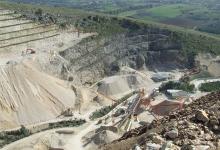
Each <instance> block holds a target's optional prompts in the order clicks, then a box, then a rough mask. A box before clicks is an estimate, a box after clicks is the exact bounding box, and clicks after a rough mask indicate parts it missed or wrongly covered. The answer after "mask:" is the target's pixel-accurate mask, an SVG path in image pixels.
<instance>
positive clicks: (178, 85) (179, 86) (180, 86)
mask: <svg viewBox="0 0 220 150" xmlns="http://www.w3.org/2000/svg"><path fill="white" fill-rule="evenodd" d="M194 88H195V86H194V85H192V84H189V83H185V82H174V81H169V82H167V83H164V84H162V85H161V87H160V88H159V91H160V92H166V91H167V90H168V89H175V90H183V91H186V92H193V90H194Z"/></svg>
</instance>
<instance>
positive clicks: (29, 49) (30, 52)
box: [26, 48, 36, 54]
mask: <svg viewBox="0 0 220 150" xmlns="http://www.w3.org/2000/svg"><path fill="white" fill-rule="evenodd" d="M35 53H36V51H35V50H33V49H31V48H28V49H26V54H35Z"/></svg>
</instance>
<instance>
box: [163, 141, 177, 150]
mask: <svg viewBox="0 0 220 150" xmlns="http://www.w3.org/2000/svg"><path fill="white" fill-rule="evenodd" d="M161 150H180V148H179V147H178V146H176V145H174V144H173V142H172V141H167V142H166V143H164V144H163V145H162V147H161Z"/></svg>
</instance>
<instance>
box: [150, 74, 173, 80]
mask: <svg viewBox="0 0 220 150" xmlns="http://www.w3.org/2000/svg"><path fill="white" fill-rule="evenodd" d="M151 79H152V80H153V81H154V82H162V81H166V80H168V79H172V75H171V74H169V73H166V72H158V73H155V74H154V75H153V76H152V78H151Z"/></svg>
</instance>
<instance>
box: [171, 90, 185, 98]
mask: <svg viewBox="0 0 220 150" xmlns="http://www.w3.org/2000/svg"><path fill="white" fill-rule="evenodd" d="M167 95H168V96H170V97H171V98H173V99H176V98H179V97H189V93H188V92H186V91H183V90H174V89H169V90H167Z"/></svg>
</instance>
